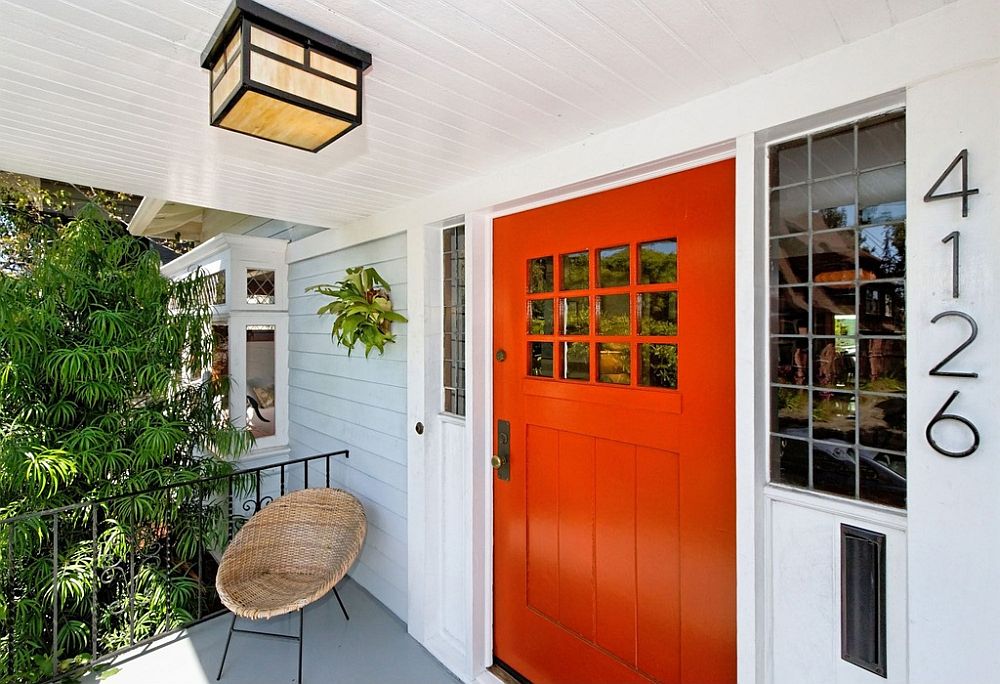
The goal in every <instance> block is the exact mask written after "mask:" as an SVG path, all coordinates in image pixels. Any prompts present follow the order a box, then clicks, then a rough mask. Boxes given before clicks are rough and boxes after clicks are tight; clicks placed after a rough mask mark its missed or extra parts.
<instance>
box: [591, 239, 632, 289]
mask: <svg viewBox="0 0 1000 684" xmlns="http://www.w3.org/2000/svg"><path fill="white" fill-rule="evenodd" d="M598 254H599V257H600V270H599V271H598V280H599V282H598V286H599V287H619V286H622V285H628V282H629V272H630V270H629V248H628V246H627V245H625V246H622V247H609V248H607V249H602V250H601V251H600V252H599V253H598Z"/></svg>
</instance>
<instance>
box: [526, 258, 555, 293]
mask: <svg viewBox="0 0 1000 684" xmlns="http://www.w3.org/2000/svg"><path fill="white" fill-rule="evenodd" d="M554 273H555V271H554V269H553V266H552V257H541V258H539V259H532V260H531V261H529V262H528V292H530V293H532V294H535V293H537V292H552V282H553V276H554Z"/></svg>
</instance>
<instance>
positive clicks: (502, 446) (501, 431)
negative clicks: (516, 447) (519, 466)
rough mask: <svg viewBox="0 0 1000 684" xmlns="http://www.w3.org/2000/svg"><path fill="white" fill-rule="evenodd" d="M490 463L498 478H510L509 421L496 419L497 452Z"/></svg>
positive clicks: (506, 479) (505, 479) (504, 479)
mask: <svg viewBox="0 0 1000 684" xmlns="http://www.w3.org/2000/svg"><path fill="white" fill-rule="evenodd" d="M490 465H491V466H493V469H494V470H495V471H497V479H498V480H503V481H504V482H506V481H508V480H510V421H507V420H498V421H497V452H496V453H495V454H494V455H493V458H491V459H490Z"/></svg>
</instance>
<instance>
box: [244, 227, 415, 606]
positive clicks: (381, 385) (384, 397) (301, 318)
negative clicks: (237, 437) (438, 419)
mask: <svg viewBox="0 0 1000 684" xmlns="http://www.w3.org/2000/svg"><path fill="white" fill-rule="evenodd" d="M281 223H282V222H280V221H272V222H269V223H268V224H265V225H264V226H261V227H260V228H259V229H258V230H266V229H267V226H268V225H270V224H275V226H277V224H281ZM284 225H285V227H286V229H287V227H288V224H284ZM275 226H272V227H275ZM252 234H255V235H261V234H262V233H260V232H254V233H252ZM405 254H406V236H405V235H403V234H399V235H394V236H390V237H387V238H383V239H380V240H376V241H374V242H369V243H365V244H362V245H357V246H354V247H350V248H347V249H343V250H340V251H337V252H333V253H329V254H323V255H320V256H316V257H313V258H311V259H306V260H304V261H299V262H296V263H294V264H291V265H290V266H289V271H288V294H289V302H288V311H289V355H288V365H289V380H288V382H289V438H290V444H291V450H292V457H293V458H297V457H301V456H309V455H312V454H318V453H323V452H327V451H332V450H335V449H350V452H351V456H350V459H347V460H338V461H337V462H336V463H335V464H334V465H333V467H332V471H331V476H332V481H331V485H332V486H335V487H343V488H345V489H348V490H350V491H351V492H353V493H354V494H356V495H357V496H358V497H359V498H360V499H361V501H362V502H363V503H364V505H365V510H366V512H367V514H368V539H367V541H366V542H365V547H364V551H363V552H362V554H361V559H360V561H359V562H358V564H357V565H356V566H355V567H354V569H353V570H352V571H351V576H352V577H353V578H354V579H355V580H356V581H357V582H358V583H359V584H361V585H362V586H364V587H365V588H366V589H368V591H370V592H371V593H372V594H374V595H375V597H376V598H378V599H379V600H380V601H382V603H384V604H385V605H386V606H388V607H389V609H390V610H392V611H393V612H394V613H396V615H398V616H399V617H400V618H402V619H404V620H405V619H406V581H407V579H406V326H405V325H399V324H396V326H395V328H394V332H395V333H396V335H397V337H396V343H395V344H392V345H389V346H388V347H387V348H386V352H385V356H382V357H379V356H378V353H377V352H374V351H373V352H372V356H371V357H370V358H368V359H365V355H364V350H363V349H362V348H360V347H359V348H357V349H355V351H354V353H353V354H352V355H351V356H348V355H347V352H346V350H344V349H343V348H342V347H338V346H336V345H334V343H333V342H332V341H331V339H330V325H331V323H332V320H333V319H332V318H331V317H330V316H323V317H320V316H317V315H316V309H318V308H319V307H320V306H322V304H323V303H325V302H326V301H328V300H327V299H326V298H325V297H322V296H320V295H316V294H314V293H306V292H305V288H306V287H307V286H309V285H314V284H316V283H333V282H335V281H337V280H340V279H341V278H342V277H343V276H344V273H345V271H346V269H347V268H349V267H351V266H359V265H366V266H375V268H377V269H378V271H379V273H380V274H382V276H383V277H384V278H385V279H386V280H388V281H389V284H390V285H391V286H392V299H393V302H394V304H395V308H396V310H398V311H401V312H402V313H403V314H404V315H406V286H405V280H406V256H405Z"/></svg>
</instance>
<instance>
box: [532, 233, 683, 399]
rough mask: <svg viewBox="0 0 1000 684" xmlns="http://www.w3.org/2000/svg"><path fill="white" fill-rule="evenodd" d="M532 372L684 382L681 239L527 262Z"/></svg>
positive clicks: (596, 379)
mask: <svg viewBox="0 0 1000 684" xmlns="http://www.w3.org/2000/svg"><path fill="white" fill-rule="evenodd" d="M527 284H528V287H527V291H528V293H527V302H526V310H527V333H528V368H527V369H526V370H527V373H528V375H531V376H535V377H548V378H554V379H556V380H566V381H572V382H590V383H601V384H607V385H627V386H641V387H659V388H667V389H676V388H677V382H678V378H677V353H678V352H677V309H678V297H679V293H678V282H677V240H676V239H674V238H664V239H662V240H657V241H653V242H644V243H632V244H624V245H613V246H610V247H600V248H597V249H584V250H580V251H576V252H569V253H563V254H556V255H552V256H543V257H538V258H535V259H531V260H529V261H528V264H527Z"/></svg>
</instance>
